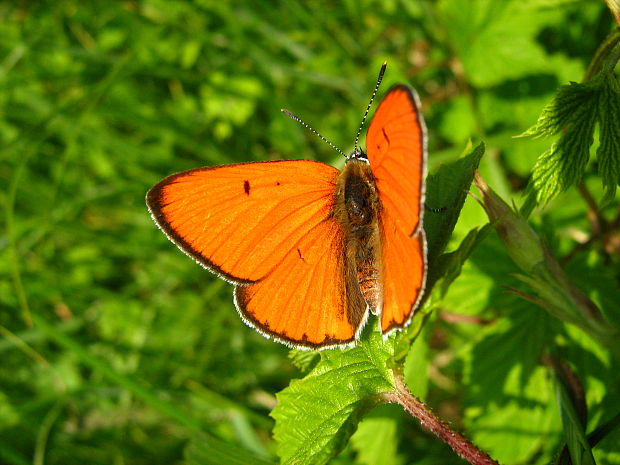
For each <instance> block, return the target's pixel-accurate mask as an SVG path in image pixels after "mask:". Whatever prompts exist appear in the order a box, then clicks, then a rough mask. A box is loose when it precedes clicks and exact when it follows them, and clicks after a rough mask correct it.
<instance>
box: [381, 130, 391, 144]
mask: <svg viewBox="0 0 620 465" xmlns="http://www.w3.org/2000/svg"><path fill="white" fill-rule="evenodd" d="M381 132H382V133H383V137H385V140H386V141H387V143H388V145H390V138H389V137H388V135H387V133H386V132H385V128H383V127H382V128H381Z"/></svg>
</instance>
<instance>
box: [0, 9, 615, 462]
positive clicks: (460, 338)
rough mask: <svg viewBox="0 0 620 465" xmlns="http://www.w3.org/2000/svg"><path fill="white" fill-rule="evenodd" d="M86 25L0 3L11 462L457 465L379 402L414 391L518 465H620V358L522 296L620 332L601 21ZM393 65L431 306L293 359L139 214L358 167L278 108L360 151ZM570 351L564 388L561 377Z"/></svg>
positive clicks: (529, 13)
mask: <svg viewBox="0 0 620 465" xmlns="http://www.w3.org/2000/svg"><path fill="white" fill-rule="evenodd" d="M88 6H89V8H84V5H83V3H80V2H77V1H76V0H62V1H58V2H40V3H39V4H37V5H36V8H35V7H33V5H30V4H28V3H24V2H4V3H3V4H2V5H1V6H0V357H1V358H2V365H1V368H0V462H2V463H6V464H11V465H13V464H19V465H21V464H31V463H35V464H37V465H41V464H44V463H45V464H50V465H55V464H63V465H65V464H67V465H73V464H89V465H90V464H109V463H123V464H132V465H140V464H149V465H152V464H166V465H168V464H178V463H189V464H195V465H198V464H208V463H218V464H223V463H226V464H228V463H231V464H234V463H244V464H245V463H248V464H250V463H256V464H262V463H277V458H276V457H277V456H278V455H279V454H280V455H281V456H284V457H286V459H287V460H288V461H289V462H290V463H325V462H327V461H329V462H330V463H334V464H340V465H349V464H362V465H366V464H374V463H385V464H394V465H402V464H405V463H408V464H409V463H412V464H413V463H416V464H435V463H443V464H448V465H449V464H460V463H463V461H462V460H461V459H460V458H459V457H458V456H457V455H456V454H455V453H454V452H453V451H452V450H451V449H450V448H449V447H447V446H446V445H445V444H443V443H442V442H441V441H440V440H438V439H437V438H436V437H434V436H432V435H431V434H429V433H428V432H426V431H425V430H424V429H423V428H421V427H420V426H419V422H417V420H415V419H412V418H411V417H410V416H409V415H408V414H406V413H405V412H404V410H403V409H402V407H401V406H400V405H392V404H385V400H386V397H385V396H384V394H385V393H386V392H388V393H389V392H390V391H391V390H393V389H394V384H393V383H394V379H395V378H394V376H396V375H395V373H402V376H403V379H404V380H405V381H406V383H407V386H408V387H409V389H410V390H411V391H412V392H413V393H414V394H415V395H416V396H418V397H419V398H420V399H421V400H423V401H425V402H426V403H428V404H429V405H430V406H432V408H433V410H434V411H435V412H436V413H437V414H438V415H440V416H441V417H443V418H444V419H446V420H447V421H448V422H449V423H450V424H452V425H456V426H457V428H458V429H459V430H460V431H462V432H463V433H464V434H465V435H466V436H468V437H470V438H471V439H472V441H473V442H474V443H475V444H477V445H478V446H479V447H480V448H481V449H483V450H485V451H486V452H488V453H490V454H491V455H492V456H493V458H495V459H497V460H499V461H501V463H505V464H512V463H515V464H516V463H530V464H547V463H550V462H552V461H554V460H555V459H556V458H557V459H558V463H560V462H559V461H560V460H562V458H561V457H560V458H558V454H559V452H560V451H561V450H563V449H564V450H566V451H567V452H566V453H565V455H566V456H567V455H568V451H569V450H570V451H572V454H573V457H577V456H581V457H583V463H592V457H593V460H594V462H595V463H599V464H607V463H609V464H612V463H620V447H619V446H618V445H619V444H620V426H619V425H618V423H619V418H620V417H619V416H618V405H620V389H619V387H618V382H619V379H618V375H617V373H620V366H619V364H618V356H619V355H618V353H617V350H616V349H614V347H610V346H609V345H606V344H605V343H604V342H601V341H600V340H597V339H596V338H594V337H592V336H591V335H590V334H589V333H588V332H587V331H584V330H583V329H582V328H580V327H578V326H575V325H573V324H570V323H567V322H565V321H563V320H560V319H558V318H556V317H555V316H553V315H552V314H550V313H548V312H547V311H546V310H545V308H544V305H543V306H542V307H541V306H540V304H541V302H540V297H539V296H534V295H530V294H528V293H529V292H531V289H533V288H534V287H536V286H538V287H539V289H540V291H541V292H544V291H547V292H550V291H553V293H558V292H559V293H560V294H561V295H563V296H566V297H570V298H572V299H574V298H575V296H574V295H570V296H569V295H568V294H567V292H566V289H576V290H578V293H576V295H578V296H580V298H583V299H584V300H583V301H582V303H583V302H587V305H594V306H595V307H596V309H597V312H599V313H600V314H602V315H603V316H604V320H602V321H605V322H608V323H609V325H608V327H609V328H613V327H614V326H615V327H618V326H620V314H619V312H618V308H617V307H618V305H617V302H618V301H619V299H620V291H619V290H618V285H617V283H618V282H619V280H620V260H619V258H618V257H619V256H618V248H617V243H618V242H617V241H618V232H617V230H618V224H620V221H619V220H618V213H617V211H618V205H617V200H616V198H617V197H614V193H615V189H616V186H617V184H618V179H619V173H620V171H619V170H620V168H619V166H620V149H619V147H620V143H619V141H620V137H619V136H618V128H620V120H619V119H618V118H619V116H618V115H620V109H619V108H620V100H619V97H618V96H619V91H618V77H617V76H618V71H617V65H616V61H614V60H615V59H616V58H617V49H615V48H614V40H615V38H616V37H618V33H617V31H616V32H615V33H614V32H613V28H614V25H613V16H612V15H611V14H610V13H609V11H608V10H607V7H606V5H605V2H602V1H575V0H531V1H527V2H523V1H519V0H509V1H506V0H475V1H464V0H441V1H439V2H432V1H427V0H420V1H417V0H416V1H411V2H408V1H403V2H397V1H382V2H377V1H371V0H363V1H361V2H359V1H358V2H355V1H345V2H327V1H320V2H312V3H307V2H297V1H285V0H283V1H276V2H271V3H269V4H267V3H265V2H252V1H249V0H243V1H238V2H214V1H211V0H200V1H196V2H189V1H182V0H181V1H176V2H165V1H162V0H147V1H142V2H106V1H101V0H95V1H93V2H89V5H88ZM610 32H612V34H611V35H608V34H609V33H610ZM614 34H615V35H614ZM606 37H607V38H606ZM384 60H387V61H388V68H387V73H386V75H385V82H384V83H383V84H382V87H381V89H380V91H379V95H381V94H382V92H384V91H385V89H387V88H389V86H390V85H391V84H394V83H397V82H407V83H409V84H411V85H413V86H414V87H416V89H417V90H418V93H419V94H420V96H421V99H422V102H423V107H422V112H423V114H424V116H425V119H426V123H427V127H428V132H429V153H430V157H429V173H430V174H429V176H428V186H427V198H426V203H427V205H428V207H430V208H429V209H427V211H426V213H425V230H426V231H427V234H428V242H429V258H430V263H429V276H428V289H429V292H428V294H427V295H426V296H425V302H424V305H423V308H421V309H420V310H419V311H418V313H417V314H416V316H415V317H414V318H413V321H412V322H411V325H410V327H409V328H408V329H407V330H406V331H403V332H401V333H398V334H395V335H393V336H391V337H390V338H389V339H387V340H383V339H382V338H381V337H380V335H379V334H378V333H377V332H376V326H377V321H376V318H374V317H371V320H370V321H369V324H368V327H367V328H366V330H365V333H364V335H363V341H362V342H361V343H360V344H359V345H358V346H357V347H355V348H353V349H350V350H344V351H341V350H330V351H322V352H319V353H318V354H316V353H312V352H297V353H293V354H290V355H289V357H287V354H288V353H289V351H287V349H286V347H284V346H282V345H279V344H276V343H274V342H273V341H269V340H267V339H265V338H263V337H262V336H260V335H258V334H256V332H255V331H252V330H251V329H249V328H248V327H247V326H246V325H245V324H244V323H243V322H242V321H241V319H240V318H239V317H238V315H237V313H236V312H235V311H234V308H233V305H232V299H231V287H230V286H229V285H227V284H226V283H224V282H222V281H221V280H219V279H217V278H215V277H213V276H211V275H210V274H209V273H207V272H206V271H204V270H202V269H200V268H199V267H198V266H196V265H195V264H194V263H192V261H191V260H189V259H188V258H187V257H185V256H184V255H183V254H181V253H179V252H178V251H177V250H175V248H174V247H173V246H172V245H171V244H170V243H169V242H168V241H167V240H166V239H165V238H164V237H163V235H162V234H161V233H160V232H159V231H158V230H157V229H156V227H155V226H154V225H153V223H152V221H151V219H150V218H149V216H148V213H147V211H146V207H145V205H144V194H145V192H146V191H147V190H148V189H149V188H150V187H151V186H152V185H153V184H154V183H156V182H157V181H158V180H160V179H161V178H163V177H164V176H166V175H169V174H171V173H173V172H176V171H181V170H184V169H189V168H195V167H198V166H204V165H215V164H224V163H234V162H240V161H248V160H266V159H281V158H314V159H317V160H321V161H324V162H327V163H332V164H334V165H336V166H341V164H342V159H341V157H340V156H339V155H337V154H335V153H334V152H333V151H332V150H331V149H330V148H329V147H328V146H326V145H325V144H324V143H323V142H322V141H320V140H319V139H318V138H316V137H315V136H313V135H312V134H310V133H308V132H307V131H305V130H304V129H303V128H301V127H299V126H298V125H295V124H294V123H293V122H291V121H290V120H289V119H288V118H286V117H284V116H282V115H281V113H280V111H279V110H280V108H283V107H284V108H288V109H289V110H291V111H292V112H294V113H296V114H298V115H300V116H301V117H303V119H304V120H305V121H307V122H308V123H309V124H310V125H312V126H313V127H315V128H316V129H317V130H319V131H320V132H321V133H322V134H323V135H324V136H325V137H327V138H328V139H329V140H331V141H332V142H333V143H334V144H335V145H337V146H339V147H341V148H342V149H343V150H345V151H350V150H351V149H352V145H353V142H354V136H355V133H356V131H357V129H358V125H359V122H360V118H361V116H362V111H363V109H364V108H365V105H366V102H367V101H368V100H367V99H368V97H369V95H370V92H371V91H372V86H373V84H374V79H375V78H376V73H377V71H378V69H379V67H380V65H381V63H383V61H384ZM571 82H572V84H569V83H571ZM576 82H578V83H579V84H576ZM554 96H555V97H554ZM549 101H551V103H548V102H549ZM541 109H543V113H542V115H541ZM539 115H541V116H540V118H539V120H538V123H536V124H535V126H534V127H533V128H532V130H530V132H529V133H530V134H532V135H533V134H536V135H538V136H545V137H546V136H553V137H558V139H557V140H556V142H555V145H553V146H552V147H551V149H550V148H549V144H550V142H549V140H548V139H544V138H543V137H528V138H517V139H515V138H514V136H515V135H516V134H523V133H524V131H526V128H527V127H529V126H531V125H532V123H533V122H535V121H536V119H537V117H538V116H539ZM469 140H472V141H474V143H473V144H471V145H469V142H468V141H469ZM362 141H363V138H362ZM480 141H484V145H482V144H481V143H480ZM464 147H466V149H465V150H464ZM472 147H474V148H472ZM483 152H485V155H484V156H482V153H483ZM463 153H465V156H461V155H460V154H463ZM540 153H544V154H545V155H544V156H543V157H540V160H538V158H539V157H538V154H540ZM475 167H478V169H479V171H480V173H481V174H482V176H483V177H484V179H485V180H486V181H487V183H488V184H489V185H490V186H491V187H492V188H493V190H494V191H495V192H496V193H497V194H498V195H499V196H500V197H501V198H503V199H504V200H505V201H506V202H507V203H508V204H511V203H516V204H517V206H518V207H520V208H521V209H522V210H526V211H528V212H529V213H531V215H530V217H529V219H528V221H529V227H531V230H532V234H535V235H536V236H537V237H538V238H539V239H540V244H544V245H545V247H546V249H547V252H548V254H549V256H550V257H552V258H553V259H554V260H555V261H556V262H557V263H559V265H560V267H561V269H562V275H563V276H564V278H563V279H566V280H567V283H568V284H567V286H559V287H558V288H552V286H551V285H550V284H549V283H546V282H543V281H541V280H534V281H531V279H532V277H531V275H527V273H525V272H524V271H523V270H521V271H519V267H518V266H517V265H516V264H515V263H513V261H512V259H511V257H512V256H514V254H513V255H511V254H510V253H509V252H508V250H507V248H506V246H505V244H504V243H503V242H501V241H500V238H499V236H498V235H497V234H495V232H494V231H495V229H496V228H497V227H498V222H497V221H494V222H493V223H492V224H490V225H489V221H488V218H487V217H486V215H485V212H484V210H483V209H482V208H481V207H480V205H478V203H477V202H476V201H475V199H474V198H473V196H474V195H478V194H477V193H476V192H471V194H472V196H468V195H467V192H468V191H469V190H470V182H471V176H472V174H473V169H474V168H475ZM528 182H531V183H532V184H531V185H532V186H533V187H532V188H531V189H532V190H531V193H530V191H527V190H526V185H527V184H528ZM577 182H579V189H574V188H572V186H574V185H575V183H577ZM528 195H529V197H528ZM525 200H527V201H525ZM547 202H548V208H546V209H535V208H534V207H536V206H542V205H544V204H547ZM431 209H443V211H440V212H433V211H431ZM516 273H521V275H520V276H521V277H524V276H526V281H527V277H528V276H529V279H530V281H529V283H530V284H533V285H534V286H533V287H532V286H531V285H529V284H525V283H524V282H522V281H520V280H519V279H518V277H516V276H515V274H516ZM551 278H553V279H556V280H557V275H553V273H552V276H551ZM549 282H553V280H551V281H549ZM565 284H566V283H565ZM569 293H570V292H569ZM597 314H598V313H597ZM586 319H587V318H586ZM550 354H551V355H552V356H553V357H557V358H558V359H560V360H562V362H563V363H564V364H565V365H566V366H567V367H568V369H569V371H570V373H572V376H573V378H574V380H576V382H575V383H574V384H568V386H569V387H568V388H567V387H566V386H567V385H566V383H564V382H562V383H560V382H559V381H557V377H558V375H557V372H556V370H555V369H554V368H553V367H552V366H550V365H549V364H547V363H544V364H543V363H541V361H542V360H545V359H546V358H547V357H548V356H549V355H550ZM293 378H299V379H297V380H294V381H292V382H291V379H293ZM571 386H572V387H571ZM574 386H581V388H582V390H581V392H582V394H583V395H582V396H581V397H579V396H575V392H578V391H579V390H578V389H577V390H576V391H575V389H574ZM562 389H564V390H566V391H567V392H566V393H564V391H562ZM578 399H581V400H578ZM378 404H382V405H378ZM271 411H273V417H270V416H269V412H271ZM584 412H585V414H584ZM574 413H575V414H576V415H577V416H575V415H574ZM274 418H275V421H274ZM274 431H275V439H274V437H273V435H274ZM584 437H585V438H587V439H588V444H589V446H588V445H586V444H585V443H584ZM588 447H589V448H590V450H591V452H592V457H590V456H589V453H588ZM336 453H337V454H338V456H337V457H335V458H332V457H333V455H334V454H336ZM298 458H299V460H297V459H298ZM588 460H589V462H588ZM574 463H578V459H576V458H575V461H574Z"/></svg>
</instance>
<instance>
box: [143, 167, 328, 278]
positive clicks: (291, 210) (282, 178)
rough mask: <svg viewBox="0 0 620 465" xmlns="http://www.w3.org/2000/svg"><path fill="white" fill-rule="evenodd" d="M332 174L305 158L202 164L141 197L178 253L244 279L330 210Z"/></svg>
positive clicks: (257, 274) (258, 273) (265, 267)
mask: <svg viewBox="0 0 620 465" xmlns="http://www.w3.org/2000/svg"><path fill="white" fill-rule="evenodd" d="M337 175H338V170H336V169H335V168H333V167H331V166H329V165H325V164H323V163H317V162H312V161H305V160H287V161H277V162H257V163H241V164H237V165H227V166H220V167H215V168H202V169H196V170H191V171H186V172H184V173H178V174H175V175H172V176H170V177H168V178H166V179H164V180H163V181H162V182H160V183H159V184H157V185H156V186H155V187H153V189H151V190H150V191H149V193H148V195H147V203H148V206H149V209H150V210H151V214H152V216H153V218H154V219H155V222H156V223H157V224H158V225H159V226H160V227H161V229H162V230H163V231H164V232H165V233H166V234H167V235H168V237H169V238H170V239H171V240H172V241H173V242H174V243H175V244H177V246H179V248H181V249H182V250H183V251H184V252H186V253H187V254H188V255H190V256H191V257H193V258H194V259H195V260H196V261H198V262H199V263H201V264H202V265H204V266H205V267H207V268H209V269H211V270H212V271H215V272H217V273H218V274H220V275H222V276H223V277H225V278H227V279H229V280H231V281H233V282H240V283H250V282H254V281H257V280H259V279H261V278H263V277H264V276H266V275H267V274H268V273H269V272H271V271H272V270H273V269H274V268H275V267H276V266H277V265H278V264H279V263H280V262H281V261H282V260H283V259H284V257H285V256H286V255H287V254H288V253H289V252H290V251H291V250H292V249H294V248H295V244H297V243H298V242H299V241H300V240H301V239H302V238H303V237H304V235H305V234H306V233H307V231H308V230H310V229H311V228H313V227H314V226H316V225H317V224H319V223H320V222H321V221H324V219H325V218H326V217H328V216H329V215H330V211H331V208H332V203H333V192H334V182H335V178H336V177H337Z"/></svg>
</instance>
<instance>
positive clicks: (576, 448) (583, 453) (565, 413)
mask: <svg viewBox="0 0 620 465" xmlns="http://www.w3.org/2000/svg"><path fill="white" fill-rule="evenodd" d="M556 391H557V396H558V405H559V407H560V416H561V418H562V425H563V426H564V435H565V436H566V445H567V446H568V451H569V453H570V456H571V459H572V462H573V464H574V465H594V464H595V461H594V457H593V456H592V450H591V449H590V444H588V439H587V438H586V433H585V431H584V430H583V425H582V424H581V421H580V420H579V416H578V415H577V412H576V411H575V407H574V406H573V403H572V401H571V398H570V395H569V394H568V392H567V390H566V387H565V386H564V385H563V384H562V383H561V382H560V381H558V382H557V383H556Z"/></svg>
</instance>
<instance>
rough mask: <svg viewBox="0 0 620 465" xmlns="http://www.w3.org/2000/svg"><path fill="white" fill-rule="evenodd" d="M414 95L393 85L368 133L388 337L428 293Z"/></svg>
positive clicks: (422, 155) (422, 148)
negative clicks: (379, 208) (378, 208)
mask: <svg viewBox="0 0 620 465" xmlns="http://www.w3.org/2000/svg"><path fill="white" fill-rule="evenodd" d="M417 101H418V99H417V96H416V94H415V91H414V90H413V89H411V88H410V87H408V86H404V85H397V86H394V87H393V88H392V89H391V90H390V91H389V92H388V93H387V95H386V96H385V97H384V98H383V100H382V101H381V103H380V104H379V107H378V108H377V111H376V113H375V115H374V117H373V119H372V121H371V123H370V126H369V128H368V132H367V134H366V150H367V152H368V153H367V156H368V160H369V162H370V167H371V169H372V172H373V174H374V176H375V179H376V185H377V190H378V191H379V198H380V200H381V205H382V212H381V214H380V215H379V216H380V218H379V220H380V223H381V227H380V228H381V231H382V262H383V283H384V284H383V310H382V314H381V329H382V331H383V332H384V333H386V332H388V331H390V330H392V329H395V328H402V327H403V326H406V325H407V324H408V323H409V321H410V320H411V316H412V314H413V311H414V310H415V308H416V307H417V306H418V305H419V302H420V300H421V297H422V293H423V292H424V285H425V281H426V239H425V236H424V230H423V229H422V217H423V204H424V170H425V165H426V140H425V137H426V135H425V127H424V121H423V119H422V117H421V115H420V113H419V111H418V106H419V105H418V104H417Z"/></svg>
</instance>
